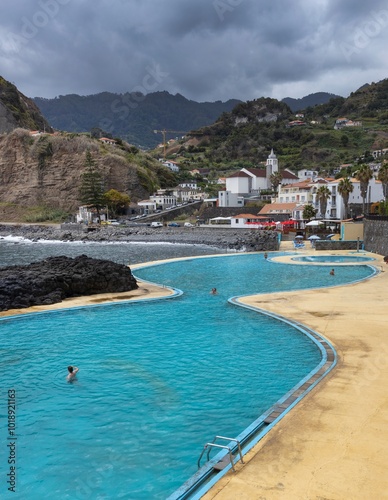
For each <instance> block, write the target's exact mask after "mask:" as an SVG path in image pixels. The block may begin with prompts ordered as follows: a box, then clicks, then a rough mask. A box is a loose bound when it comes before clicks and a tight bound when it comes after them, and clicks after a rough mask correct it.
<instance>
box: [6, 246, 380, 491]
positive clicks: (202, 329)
mask: <svg viewBox="0 0 388 500" xmlns="http://www.w3.org/2000/svg"><path fill="white" fill-rule="evenodd" d="M371 272H372V271H371V268H369V267H367V266H351V267H349V268H344V267H341V272H338V273H337V275H336V276H335V277H333V278H334V280H335V282H336V283H340V282H341V278H342V282H350V281H354V280H356V279H362V278H365V277H367V276H368V275H370V274H371ZM341 273H343V274H342V276H341ZM135 274H136V275H137V276H140V277H142V278H144V279H147V280H151V281H157V282H159V283H164V284H165V285H170V286H174V287H178V288H181V289H182V290H183V292H184V294H183V295H182V296H179V297H176V298H170V299H161V300H156V301H149V302H147V303H146V302H138V303H127V304H118V305H107V306H98V307H89V308H81V309H76V310H67V311H56V312H51V313H42V314H35V315H32V316H29V317H25V316H24V317H23V316H19V317H17V318H9V319H3V320H2V321H1V329H0V345H1V346H2V349H1V350H2V353H1V358H0V359H1V361H0V379H1V381H2V388H3V390H4V391H5V393H6V391H7V390H9V389H15V391H16V400H17V429H16V436H17V489H16V493H15V494H12V498H17V499H25V498H28V499H32V500H34V499H45V498H47V499H49V498H50V499H51V498H56V499H69V498H80V499H103V498H104V499H105V498H109V499H111V498H123V499H139V500H141V499H154V498H155V499H159V498H160V499H162V498H166V497H167V496H168V495H169V494H170V493H172V492H173V491H174V490H175V489H176V488H178V487H179V486H180V485H181V484H182V483H183V482H184V481H185V480H186V479H187V478H188V477H190V475H192V474H193V473H194V472H195V471H196V462H197V459H198V457H199V455H200V453H201V451H202V448H203V445H204V444H205V443H206V442H207V441H209V440H211V439H213V437H214V436H215V435H216V434H220V435H226V436H231V437H233V436H236V435H238V434H239V433H240V432H241V431H242V430H243V429H244V428H246V427H247V426H248V425H249V424H250V423H251V422H252V421H253V420H255V419H256V418H257V417H258V416H259V415H260V414H261V413H263V411H265V410H266V409H267V408H269V407H270V406H271V405H272V404H274V403H275V402H276V401H277V400H278V399H279V398H280V397H281V396H282V395H283V394H285V393H286V392H287V391H288V390H289V389H290V388H292V387H293V386H294V385H295V384H296V383H298V381H299V380H301V379H302V378H303V377H304V376H306V375H307V374H308V373H309V372H310V371H311V370H312V369H313V368H314V367H315V366H316V365H317V364H318V363H319V361H320V359H321V356H320V352H319V350H318V348H317V347H316V346H315V344H314V343H313V342H312V341H311V340H310V339H308V338H306V337H305V336H303V335H302V334H301V333H299V332H298V331H296V330H295V329H293V328H292V327H291V326H289V325H287V324H284V323H281V322H279V321H276V320H274V319H271V318H268V317H266V316H262V315H259V314H257V313H255V312H253V311H250V310H247V309H244V308H239V307H236V306H233V305H231V304H229V303H228V302H227V299H228V298H229V297H231V296H233V295H240V294H243V293H253V292H255V291H269V290H270V289H282V287H283V289H284V287H286V288H287V289H290V288H292V287H294V288H297V287H298V284H299V285H300V286H299V288H300V287H306V286H311V285H313V286H314V287H315V286H324V285H327V281H328V280H327V270H326V271H325V270H324V269H323V270H321V269H319V268H316V269H315V268H314V273H301V266H297V265H295V266H293V265H282V264H275V263H273V262H271V261H270V260H268V261H266V260H264V259H262V258H261V257H260V256H258V255H239V256H232V257H216V258H208V259H190V260H188V261H180V262H173V263H168V264H164V265H158V266H151V267H149V268H144V269H139V270H137V271H136V272H135ZM305 274H309V275H310V279H306V277H305ZM312 274H314V277H313V279H311V276H312ZM338 275H340V276H338ZM330 284H333V281H331V282H330ZM212 287H217V289H218V294H217V295H210V294H209V291H210V289H211V288H212ZM69 364H75V365H76V366H79V367H80V371H79V374H78V377H77V378H78V380H77V381H75V382H74V383H71V384H69V383H67V382H66V367H67V365H69ZM3 400H4V398H3ZM0 411H1V414H2V415H4V414H5V411H6V409H5V404H4V403H3V404H2V407H1V410H0ZM3 420H4V419H3ZM0 441H1V442H2V443H6V442H7V429H6V426H5V425H3V426H2V427H1V429H0ZM1 454H2V455H4V456H1V462H0V463H1V467H2V470H4V469H3V467H4V464H6V463H7V457H6V456H5V455H6V450H5V446H2V449H1ZM1 488H3V491H2V492H1V495H3V494H4V484H3V485H2V486H1Z"/></svg>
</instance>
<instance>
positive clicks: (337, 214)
mask: <svg viewBox="0 0 388 500" xmlns="http://www.w3.org/2000/svg"><path fill="white" fill-rule="evenodd" d="M350 181H351V183H352V185H353V192H352V193H350V194H349V202H348V205H352V204H357V205H362V196H361V189H360V181H358V180H357V179H355V178H350ZM340 182H341V179H336V180H335V181H331V182H329V183H328V184H327V187H328V189H329V190H330V191H331V196H330V198H329V199H328V201H327V208H326V214H321V215H322V217H330V218H332V219H345V218H346V217H347V214H345V206H344V201H343V198H342V196H341V195H340V194H339V192H338V184H339V183H340ZM383 199H384V193H383V185H382V184H381V182H380V181H377V180H376V179H375V178H374V177H373V178H372V179H371V180H370V181H369V185H368V192H367V198H366V203H367V204H368V205H369V204H370V203H376V202H378V201H382V200H383Z"/></svg>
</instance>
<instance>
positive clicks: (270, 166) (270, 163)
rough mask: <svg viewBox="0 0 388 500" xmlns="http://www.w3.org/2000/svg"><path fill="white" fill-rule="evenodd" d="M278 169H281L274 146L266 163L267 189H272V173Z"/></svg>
mask: <svg viewBox="0 0 388 500" xmlns="http://www.w3.org/2000/svg"><path fill="white" fill-rule="evenodd" d="M278 171H279V166H278V159H277V158H276V155H275V153H274V152H273V148H272V149H271V153H270V155H269V156H268V158H267V163H266V178H267V189H271V175H272V174H274V173H275V172H278Z"/></svg>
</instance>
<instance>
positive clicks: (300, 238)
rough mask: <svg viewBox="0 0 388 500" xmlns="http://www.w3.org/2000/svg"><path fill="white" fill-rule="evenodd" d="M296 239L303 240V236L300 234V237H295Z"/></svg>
mask: <svg viewBox="0 0 388 500" xmlns="http://www.w3.org/2000/svg"><path fill="white" fill-rule="evenodd" d="M295 239H296V240H303V236H302V235H300V234H298V236H295Z"/></svg>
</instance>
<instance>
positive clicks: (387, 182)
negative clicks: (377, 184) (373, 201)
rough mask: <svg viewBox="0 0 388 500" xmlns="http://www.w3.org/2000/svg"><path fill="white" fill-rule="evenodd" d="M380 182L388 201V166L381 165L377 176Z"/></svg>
mask: <svg viewBox="0 0 388 500" xmlns="http://www.w3.org/2000/svg"><path fill="white" fill-rule="evenodd" d="M377 178H378V180H379V181H381V184H382V185H383V193H384V198H385V200H386V201H387V197H388V164H385V165H381V167H380V170H379V173H378V175H377Z"/></svg>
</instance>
